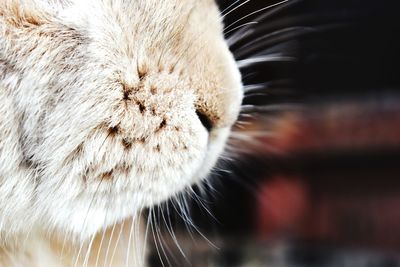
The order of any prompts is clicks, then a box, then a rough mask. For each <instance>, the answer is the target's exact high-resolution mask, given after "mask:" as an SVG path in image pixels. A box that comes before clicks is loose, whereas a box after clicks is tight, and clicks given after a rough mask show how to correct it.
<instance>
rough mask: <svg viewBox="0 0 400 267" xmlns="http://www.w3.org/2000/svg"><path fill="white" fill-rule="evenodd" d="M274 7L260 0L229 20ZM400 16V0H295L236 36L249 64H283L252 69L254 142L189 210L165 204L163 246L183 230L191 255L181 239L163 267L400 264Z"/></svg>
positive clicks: (248, 75) (249, 95) (237, 151)
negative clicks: (260, 58)
mask: <svg viewBox="0 0 400 267" xmlns="http://www.w3.org/2000/svg"><path fill="white" fill-rule="evenodd" d="M233 2H234V1H224V0H220V1H218V4H219V5H220V9H221V10H225V9H226V7H228V6H229V5H231V4H232V3H233ZM243 2H245V1H243V0H242V1H240V3H243ZM240 3H238V4H240ZM273 3H277V2H276V1H265V0H264V1H262V0H252V1H250V2H249V3H246V4H244V5H243V6H241V7H240V8H238V9H237V10H235V11H233V12H231V13H229V14H228V15H227V16H226V17H225V18H224V21H225V25H226V26H228V27H229V26H230V25H232V23H235V21H237V20H238V19H240V18H242V17H244V16H246V15H248V14H251V13H252V12H254V11H256V10H259V9H260V8H263V7H266V6H268V5H270V4H273ZM238 4H237V5H238ZM399 10H400V2H398V1H356V0H347V1H337V0H315V1H313V0H300V1H295V0H294V1H288V2H286V3H284V4H282V5H279V6H276V7H275V8H271V9H268V10H265V11H263V12H260V13H258V14H255V15H253V16H249V17H247V18H245V19H243V20H241V21H240V22H238V23H236V24H233V26H231V27H229V28H228V29H227V31H226V32H227V33H226V38H227V39H228V41H229V40H230V39H231V38H232V37H235V38H237V37H240V38H238V41H236V42H235V43H234V44H231V50H232V52H233V53H234V55H235V57H236V59H237V60H238V62H240V60H244V59H248V58H252V57H257V56H265V55H277V54H279V55H280V56H281V57H284V58H286V59H284V60H282V59H276V60H272V61H268V62H260V63H257V64H253V65H251V66H248V67H245V68H242V69H241V71H242V75H243V83H244V85H245V88H249V87H248V86H249V85H258V87H257V89H253V90H251V91H249V92H246V94H245V98H244V101H243V105H244V106H245V107H246V108H244V112H243V114H242V115H241V117H240V118H239V121H240V123H238V125H236V126H235V127H234V130H235V132H239V133H240V134H243V135H247V136H249V139H246V140H235V138H232V140H231V141H230V147H234V148H232V149H228V150H229V151H231V154H230V157H231V158H232V159H233V160H232V161H227V160H221V162H220V164H219V168H220V171H217V172H215V173H214V174H213V175H212V176H211V177H210V178H209V180H208V181H209V182H207V183H205V185H204V186H203V187H202V188H194V192H195V193H196V194H195V196H193V195H192V196H188V195H185V196H182V197H181V199H186V201H185V203H187V205H184V210H185V212H183V213H182V212H174V208H171V207H176V206H178V204H174V203H173V202H170V203H167V204H165V205H163V207H162V208H163V210H164V213H163V214H169V216H168V217H169V219H168V220H167V221H168V222H169V223H168V224H167V225H168V226H166V227H165V226H164V227H163V231H164V233H165V240H166V241H165V242H164V243H165V244H164V245H167V246H168V244H170V243H168V242H171V241H168V238H169V236H170V232H171V231H170V230H171V228H173V229H174V231H176V232H177V233H178V234H177V235H179V236H181V239H180V240H181V241H179V243H181V244H183V245H182V247H183V249H182V250H183V251H184V252H185V253H186V254H187V255H186V258H188V259H186V260H185V259H184V257H182V255H181V254H182V253H180V252H179V249H178V248H176V249H175V248H174V247H177V246H176V245H175V244H174V243H175V242H172V245H171V244H170V246H169V247H171V249H170V250H171V251H169V252H168V251H166V252H165V253H160V254H162V255H163V254H166V255H167V256H162V258H164V261H163V263H164V264H166V265H168V264H169V265H171V266H244V265H245V264H248V266H276V265H275V264H277V263H276V262H278V261H279V262H280V264H282V265H279V266H322V267H323V266H355V267H357V266H383V267H385V266H400V260H399V259H400V257H399V255H400V254H399V251H400V150H399V148H400V94H399V93H400V91H399V90H400V75H399V67H398V64H399V62H400V52H399V48H400V38H398V35H399V33H400V14H399ZM225 14H226V12H225ZM260 16H261V17H260ZM252 21H258V24H254V25H252V26H251V27H248V28H246V27H245V26H244V27H243V28H238V29H236V30H233V31H232V29H233V28H235V27H237V26H240V25H243V24H244V23H247V22H252ZM247 30H251V33H250V34H249V32H246V31H247ZM246 34H247V35H246ZM288 58H290V60H287V59H288ZM255 133H256V134H255ZM227 170H229V171H227ZM167 210H168V213H167ZM186 213H188V214H189V213H190V217H191V218H192V221H193V223H194V224H195V225H196V226H195V227H193V225H191V224H192V223H191V222H189V223H188V222H187V221H188V220H187V218H186ZM182 214H183V215H182ZM182 218H183V219H182ZM185 221H186V223H185ZM188 224H189V226H188ZM199 232H200V233H199ZM202 235H205V236H207V238H208V239H210V242H211V243H213V244H214V245H216V246H218V249H215V248H214V247H213V245H212V244H209V242H208V241H206V240H205V238H204V237H203V236H202ZM178 239H179V238H178ZM159 243H163V241H160V242H159ZM203 243H204V244H203ZM158 254H159V253H156V250H153V253H151V255H150V258H151V259H152V261H153V263H154V266H161V265H160V264H161V262H160V261H159V260H157V258H158ZM166 258H169V260H166ZM188 262H191V264H189V263H188ZM283 264H286V265H283Z"/></svg>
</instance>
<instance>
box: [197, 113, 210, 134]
mask: <svg viewBox="0 0 400 267" xmlns="http://www.w3.org/2000/svg"><path fill="white" fill-rule="evenodd" d="M196 114H197V117H198V118H199V120H200V122H201V124H203V126H204V128H206V130H207V131H208V132H211V130H212V128H213V123H212V121H211V119H210V118H209V117H208V116H207V115H206V114H205V113H204V112H202V111H200V110H196Z"/></svg>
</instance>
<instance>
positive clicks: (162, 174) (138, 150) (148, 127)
mask: <svg viewBox="0 0 400 267" xmlns="http://www.w3.org/2000/svg"><path fill="white" fill-rule="evenodd" d="M240 80H241V79H240V74H239V72H238V70H237V67H236V64H235V62H234V59H233V57H232V55H231V54H230V52H229V50H228V47H227V45H226V43H225V40H224V38H223V35H222V23H221V18H220V14H219V11H218V9H217V7H216V5H215V3H214V1H211V0H188V1H180V0H162V1H160V0H91V1H81V0H79V1H78V0H2V1H1V3H0V179H1V184H0V233H1V236H2V240H3V245H2V247H3V249H2V253H1V255H3V256H2V257H0V266H57V264H58V265H60V266H61V265H63V264H65V265H67V266H69V265H70V264H74V263H73V260H71V259H67V260H65V258H64V259H60V257H59V255H58V254H57V251H58V252H60V251H59V250H58V249H57V248H58V247H59V245H54V244H55V243H54V242H56V243H57V242H61V243H62V245H61V246H60V247H63V246H66V247H69V248H74V245H73V244H74V243H73V242H74V241H88V242H90V240H92V241H93V240H97V239H98V238H99V236H97V237H96V234H97V233H99V232H102V231H104V230H105V229H107V228H108V227H110V226H113V225H115V224H116V223H121V222H122V221H124V220H126V219H127V218H130V217H137V214H138V213H139V211H140V210H142V209H143V208H146V207H150V206H152V205H155V204H158V203H160V202H162V201H164V200H166V199H168V198H170V197H173V196H174V195H175V194H176V193H178V192H180V191H182V190H183V189H185V188H187V187H188V186H190V185H191V184H193V183H196V182H199V181H200V180H201V179H204V178H205V177H206V176H207V174H208V173H209V171H210V169H211V168H212V167H213V165H214V164H215V162H216V160H217V158H218V156H219V154H220V153H221V151H222V150H223V147H224V144H225V141H226V139H227V136H228V135H229V131H230V127H231V125H232V124H233V123H234V121H235V120H236V118H237V116H238V113H239V106H240V103H241V98H242V91H241V82H240ZM196 113H197V114H201V115H200V116H203V117H206V118H207V120H208V122H207V123H209V124H210V125H212V129H211V131H210V132H208V131H207V129H206V127H204V126H203V125H202V123H201V120H200V119H199V117H198V116H197V114H196ZM108 231H110V230H108ZM51 236H56V237H58V238H57V240H58V241H54V240H53V238H50V237H51ZM131 241H132V240H131ZM96 242H97V241H96ZM96 242H94V243H96ZM76 244H79V242H78V243H76ZM92 244H93V242H92ZM38 247H42V248H43V249H40V250H39V249H38ZM75 249H77V250H79V245H76V247H75ZM134 250H135V249H132V253H133V251H134ZM72 251H73V249H72ZM76 253H78V254H79V253H80V251H75V254H76ZM82 253H83V252H82ZM72 254H73V253H72ZM99 254H101V252H99ZM65 255H69V254H68V253H65V254H64V256H65ZM123 257H125V256H123ZM100 260H101V257H100ZM79 261H80V260H79ZM63 262H64V263H63ZM116 262H118V261H116ZM75 263H78V261H77V262H75ZM84 263H91V264H93V263H92V261H91V260H87V262H84ZM124 264H125V263H124ZM116 266H119V265H118V264H116Z"/></svg>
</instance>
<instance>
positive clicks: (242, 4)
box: [222, 0, 251, 18]
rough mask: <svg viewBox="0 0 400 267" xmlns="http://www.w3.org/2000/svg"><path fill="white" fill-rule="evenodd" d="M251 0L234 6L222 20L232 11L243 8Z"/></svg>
mask: <svg viewBox="0 0 400 267" xmlns="http://www.w3.org/2000/svg"><path fill="white" fill-rule="evenodd" d="M250 1H251V0H246V1H244V2H243V3H241V4H240V5H238V6H236V7H235V8H233V9H231V10H229V11H228V12H227V13H225V14H224V15H223V16H222V18H225V17H226V16H228V15H229V14H231V13H232V12H233V11H235V10H237V9H238V8H240V7H242V6H244V5H245V4H247V3H248V2H250Z"/></svg>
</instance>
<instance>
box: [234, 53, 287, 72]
mask: <svg viewBox="0 0 400 267" xmlns="http://www.w3.org/2000/svg"><path fill="white" fill-rule="evenodd" d="M294 60H295V58H294V57H288V56H282V55H280V54H275V55H266V56H257V57H251V58H247V59H242V60H238V61H236V63H237V65H238V67H239V69H241V68H245V67H249V66H251V65H254V64H256V63H263V62H274V61H294Z"/></svg>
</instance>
